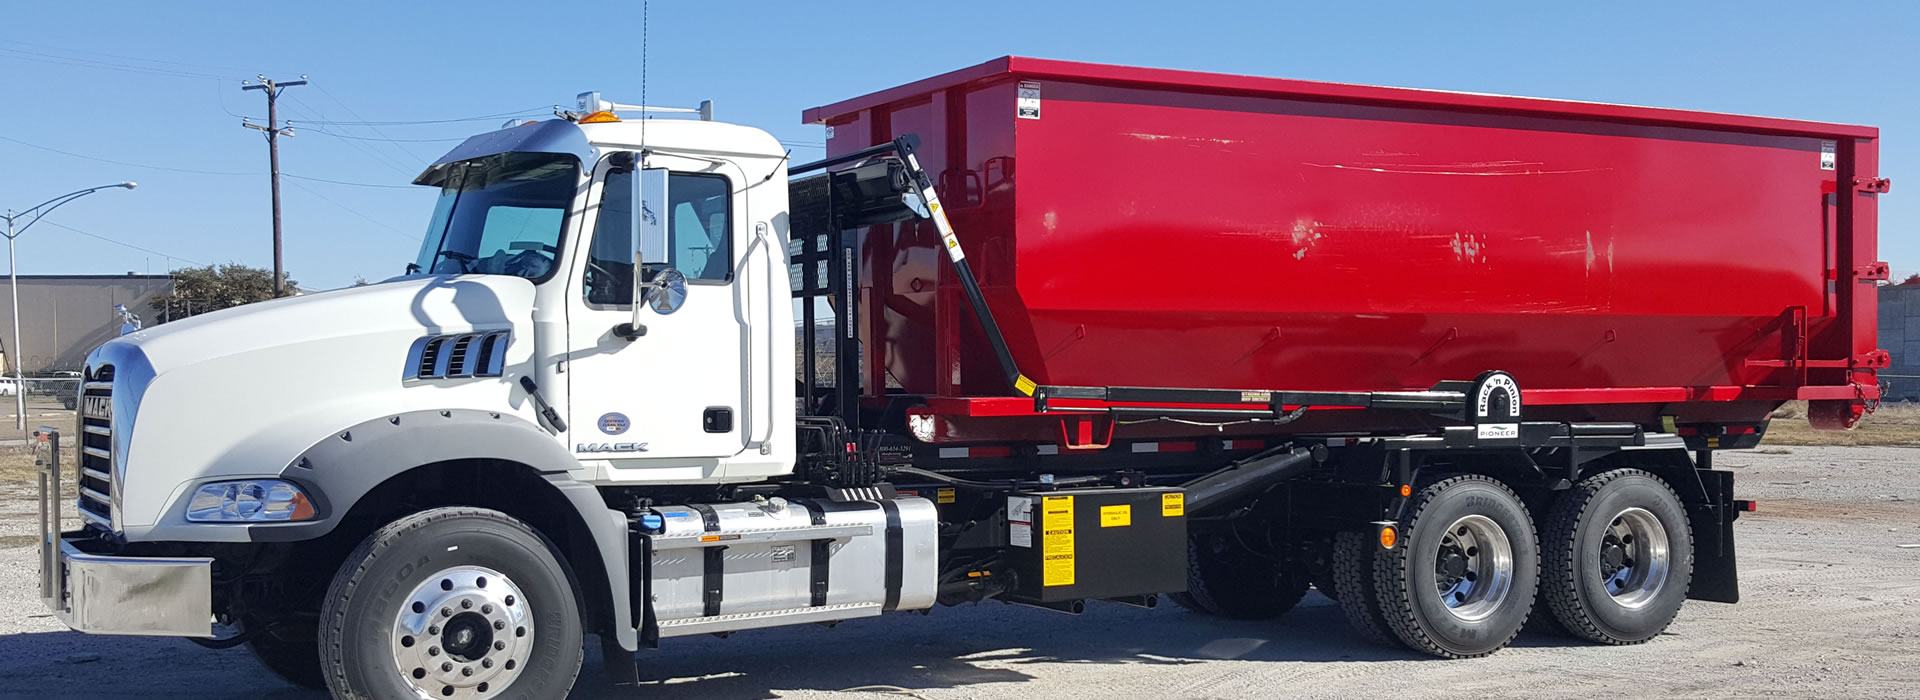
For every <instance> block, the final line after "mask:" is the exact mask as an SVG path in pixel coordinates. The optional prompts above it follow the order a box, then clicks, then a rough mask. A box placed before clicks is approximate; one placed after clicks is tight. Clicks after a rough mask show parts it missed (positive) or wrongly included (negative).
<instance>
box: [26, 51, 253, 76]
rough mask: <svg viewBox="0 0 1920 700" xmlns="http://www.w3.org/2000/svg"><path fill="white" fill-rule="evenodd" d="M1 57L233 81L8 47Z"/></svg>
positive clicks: (210, 74) (186, 72) (191, 73)
mask: <svg viewBox="0 0 1920 700" xmlns="http://www.w3.org/2000/svg"><path fill="white" fill-rule="evenodd" d="M0 56H4V57H6V58H12V59H18V60H22V61H34V62H38V63H52V64H57V65H63V66H74V67H77V68H98V69H101V70H112V71H121V72H124V73H147V74H150V75H169V76H173V77H176V78H196V79H201V80H231V79H232V78H231V77H230V76H224V75H215V74H212V73H196V72H189V71H181V70H171V69H166V68H153V67H149V66H137V65H128V64H124V63H114V62H111V61H98V60H93V59H85V58H72V57H68V56H53V55H49V54H43V53H34V52H32V51H22V50H20V49H10V48H6V47H0Z"/></svg>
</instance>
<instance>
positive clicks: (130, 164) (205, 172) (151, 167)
mask: <svg viewBox="0 0 1920 700" xmlns="http://www.w3.org/2000/svg"><path fill="white" fill-rule="evenodd" d="M0 141H10V142H13V143H17V144H20V145H22V146H26V147H28V148H37V149H40V150H42V151H48V152H52V153H58V154H60V155H63V156H71V157H74V158H79V159H81V160H91V161H98V162H101V163H112V164H114V165H125V166H127V167H132V168H147V169H149V170H166V171H169V172H176V173H192V174H195V175H258V174H259V173H242V172H233V171H229V170H195V169H192V168H173V167H168V166H165V165H148V164H146V163H133V162H128V161H124V160H114V159H112V158H99V157H95V156H89V155H82V154H79V153H74V152H72V151H62V150H60V149H58V148H52V147H48V146H42V145H40V144H37V143H28V142H26V141H21V140H20V139H16V138H13V137H10V136H0Z"/></svg>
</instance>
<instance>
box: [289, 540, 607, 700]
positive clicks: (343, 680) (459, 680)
mask: <svg viewBox="0 0 1920 700" xmlns="http://www.w3.org/2000/svg"><path fill="white" fill-rule="evenodd" d="M578 601H579V595H578V593H577V592H576V590H575V588H574V585H573V582H572V580H571V579H570V578H569V576H568V574H567V571H566V569H565V568H564V567H563V566H562V565H561V563H560V560H559V558H558V557H557V556H556V555H555V554H554V551H553V548H552V547H551V546H550V545H548V543H547V542H546V540H545V539H544V538H542V537H541V536H540V535H539V533H537V532H535V531H534V530H533V529H532V528H529V527H528V526H527V525H525V524H524V523H521V522H520V521H518V520H515V519H513V518H512V517H509V516H507V515H506V514H503V513H500V512H497V511H491V510H483V509H478V508H436V509H433V510H427V511H423V512H420V513H415V514H413V515H409V516H407V517H405V518H401V519H400V520H397V521H394V522H393V523H391V524H389V525H387V526H386V527H383V528H381V529H380V530H379V531H378V532H375V533H374V534H373V535H371V536H369V537H368V538H367V539H366V541H364V542H362V543H361V544H360V547H359V548H358V549H356V550H354V552H353V554H351V555H348V557H347V560H346V562H345V563H344V564H343V565H342V566H341V568H340V572H339V573H338V574H336V575H335V576H334V579H333V585H332V587H331V588H329V590H328V591H327V597H326V601H325V603H324V605H323V606H322V608H321V611H320V649H321V660H322V665H323V671H324V673H325V676H326V682H327V686H328V688H329V689H330V690H331V691H332V692H333V694H334V696H335V697H339V698H398V697H432V698H456V699H464V698H484V699H487V700H491V699H493V698H557V697H562V696H565V695H566V694H567V691H568V690H569V689H571V688H572V687H573V682H574V679H575V677H576V676H578V675H579V672H580V661H581V657H582V655H583V651H582V642H583V630H582V626H581V620H580V606H579V602H578Z"/></svg>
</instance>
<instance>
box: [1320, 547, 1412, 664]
mask: <svg viewBox="0 0 1920 700" xmlns="http://www.w3.org/2000/svg"><path fill="white" fill-rule="evenodd" d="M1378 549H1379V546H1378V545H1375V544H1374V543H1373V541H1372V540H1371V539H1370V538H1368V537H1367V536H1366V535H1364V534H1362V533H1358V532H1342V533H1338V534H1336V535H1334V536H1333V570H1332V571H1331V572H1330V575H1331V577H1332V579H1333V588H1334V590H1335V591H1336V592H1337V593H1338V594H1339V595H1337V596H1335V597H1334V601H1335V602H1338V603H1339V604H1340V612H1342V613H1345V614H1346V616H1347V626H1348V627H1351V628H1352V629H1353V633H1354V635H1355V636H1358V637H1359V638H1361V639H1363V640H1366V641H1368V642H1371V643H1373V644H1380V645H1383V646H1392V647H1398V646H1403V645H1402V644H1401V643H1400V638H1399V637H1395V636H1394V635H1393V629H1392V628H1391V627H1388V626H1387V618H1386V617H1384V616H1382V615H1381V614H1380V593H1379V591H1377V590H1375V589H1374V586H1373V555H1374V552H1376V551H1378Z"/></svg>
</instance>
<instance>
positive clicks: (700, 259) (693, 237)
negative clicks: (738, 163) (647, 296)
mask: <svg viewBox="0 0 1920 700" xmlns="http://www.w3.org/2000/svg"><path fill="white" fill-rule="evenodd" d="M633 177H634V175H633V173H632V172H614V173H610V174H608V175H607V182H606V185H605V186H603V187H602V189H601V195H600V214H599V217H598V218H597V219H596V220H595V223H594V225H593V245H592V247H590V248H589V249H588V253H587V263H588V264H587V272H586V275H585V287H586V289H585V294H586V298H587V303H589V304H607V305H626V304H629V303H631V302H632V301H633V202H632V201H631V200H632V198H631V197H630V196H629V195H630V194H631V192H632V187H633V184H632V182H633ZM730 194H731V193H730V192H728V189H727V179H726V178H724V177H720V176H718V175H691V174H679V173H675V174H673V175H670V176H669V177H668V180H667V197H668V208H667V211H668V217H667V235H668V237H669V238H671V239H672V240H671V242H670V243H669V245H670V246H671V248H672V250H671V251H670V252H669V253H668V258H667V259H668V261H669V263H668V264H670V265H672V266H673V268H674V269H677V270H679V271H680V273H681V274H684V275H686V276H687V279H690V280H706V281H710V282H725V281H727V280H728V279H730V278H731V277H732V272H733V270H732V267H733V243H732V236H731V235H730V232H731V231H732V230H733V227H732V223H733V221H732V219H733V209H732V206H733V205H732V198H731V197H730Z"/></svg>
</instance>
